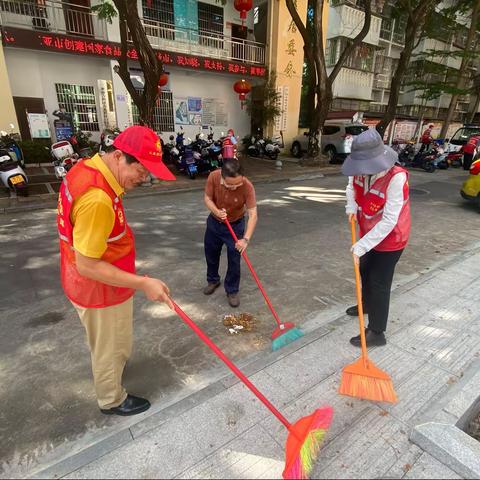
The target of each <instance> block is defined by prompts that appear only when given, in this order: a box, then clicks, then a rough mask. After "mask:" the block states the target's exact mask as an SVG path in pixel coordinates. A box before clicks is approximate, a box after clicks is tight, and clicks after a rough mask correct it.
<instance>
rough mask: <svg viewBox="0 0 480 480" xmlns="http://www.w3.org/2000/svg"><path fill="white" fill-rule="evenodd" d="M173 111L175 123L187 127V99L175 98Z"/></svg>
mask: <svg viewBox="0 0 480 480" xmlns="http://www.w3.org/2000/svg"><path fill="white" fill-rule="evenodd" d="M173 109H174V112H175V123H176V124H177V125H189V123H190V122H189V119H188V104H187V98H180V97H177V98H175V99H174V101H173Z"/></svg>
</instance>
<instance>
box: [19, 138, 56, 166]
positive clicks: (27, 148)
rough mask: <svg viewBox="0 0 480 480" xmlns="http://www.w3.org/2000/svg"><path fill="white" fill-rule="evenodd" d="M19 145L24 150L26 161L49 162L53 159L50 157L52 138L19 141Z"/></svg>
mask: <svg viewBox="0 0 480 480" xmlns="http://www.w3.org/2000/svg"><path fill="white" fill-rule="evenodd" d="M18 145H19V146H20V148H21V149H22V151H23V156H24V157H25V163H49V162H51V160H52V159H51V157H50V145H51V142H50V140H43V139H42V140H40V139H39V140H22V141H21V142H18ZM45 147H47V148H45Z"/></svg>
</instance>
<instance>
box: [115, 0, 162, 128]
mask: <svg viewBox="0 0 480 480" xmlns="http://www.w3.org/2000/svg"><path fill="white" fill-rule="evenodd" d="M113 3H114V4H115V7H116V8H117V10H118V13H119V16H120V37H121V42H122V56H121V58H120V59H119V69H118V74H119V75H120V77H121V79H122V80H123V83H124V84H125V86H126V88H127V90H128V93H129V94H130V96H131V98H132V101H133V103H134V104H135V105H136V106H137V108H138V111H139V123H140V125H146V126H152V124H153V115H154V111H155V104H156V102H157V98H158V82H159V80H160V76H161V75H162V72H163V65H162V63H161V62H160V60H159V59H158V57H157V54H156V53H155V51H154V50H153V48H152V46H151V45H150V42H149V41H148V38H147V35H146V33H145V30H144V28H143V24H142V21H141V19H140V17H139V15H138V8H137V2H136V1H129V0H113ZM127 27H128V31H129V32H130V35H131V38H132V41H133V45H134V47H135V50H136V51H137V55H138V61H139V63H140V66H141V68H142V71H143V78H144V81H145V85H144V87H143V92H142V93H140V94H139V93H138V92H137V91H136V90H135V87H134V86H133V84H132V81H131V79H130V72H129V71H128V65H127V64H128V58H127V50H128V41H127Z"/></svg>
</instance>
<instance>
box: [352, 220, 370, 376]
mask: <svg viewBox="0 0 480 480" xmlns="http://www.w3.org/2000/svg"><path fill="white" fill-rule="evenodd" d="M351 225H352V245H355V243H356V241H357V239H356V228H355V218H352V221H351ZM352 258H353V268H354V269H355V287H356V291H357V305H358V321H359V323H360V342H361V345H362V357H363V361H364V364H365V368H366V367H367V366H368V356H367V341H366V339H365V321H364V319H363V301H362V288H361V280H360V268H359V266H358V265H357V262H355V257H353V255H352Z"/></svg>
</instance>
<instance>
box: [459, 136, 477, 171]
mask: <svg viewBox="0 0 480 480" xmlns="http://www.w3.org/2000/svg"><path fill="white" fill-rule="evenodd" d="M479 146H480V136H476V135H474V136H473V137H470V138H469V139H468V142H467V143H466V144H465V145H464V146H463V149H462V150H463V169H464V170H470V166H471V165H472V162H473V159H474V157H475V155H476V154H477V153H478V150H477V148H478V147H479Z"/></svg>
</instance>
